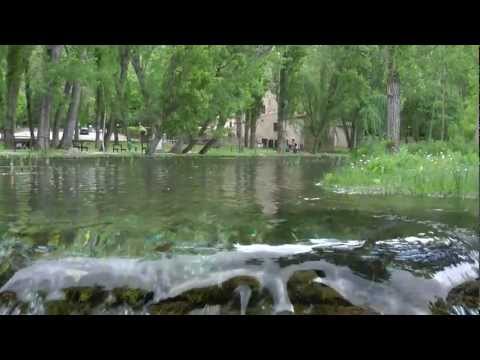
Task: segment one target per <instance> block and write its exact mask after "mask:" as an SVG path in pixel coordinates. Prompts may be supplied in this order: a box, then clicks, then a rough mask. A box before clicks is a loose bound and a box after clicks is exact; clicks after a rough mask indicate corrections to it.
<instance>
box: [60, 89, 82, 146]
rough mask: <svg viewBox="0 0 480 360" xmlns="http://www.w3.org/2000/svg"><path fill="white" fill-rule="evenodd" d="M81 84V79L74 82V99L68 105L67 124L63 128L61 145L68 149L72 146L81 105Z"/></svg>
mask: <svg viewBox="0 0 480 360" xmlns="http://www.w3.org/2000/svg"><path fill="white" fill-rule="evenodd" d="M81 90H82V89H81V85H80V82H79V81H77V80H76V81H74V82H73V88H72V96H71V97H72V99H71V101H70V105H69V107H68V114H67V124H66V125H65V128H64V130H63V136H62V141H61V144H60V146H61V147H62V149H65V150H68V149H70V148H71V147H72V140H73V132H74V130H75V125H76V123H77V119H78V108H79V106H80V97H81Z"/></svg>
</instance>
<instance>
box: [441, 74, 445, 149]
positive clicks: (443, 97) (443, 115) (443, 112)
mask: <svg viewBox="0 0 480 360" xmlns="http://www.w3.org/2000/svg"><path fill="white" fill-rule="evenodd" d="M445 85H446V84H445V83H444V84H443V89H442V132H441V137H440V138H441V140H442V141H445V126H446V124H445Z"/></svg>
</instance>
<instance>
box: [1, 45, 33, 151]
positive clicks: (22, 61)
mask: <svg viewBox="0 0 480 360" xmlns="http://www.w3.org/2000/svg"><path fill="white" fill-rule="evenodd" d="M30 52H31V47H30V46H27V45H9V46H8V53H7V76H6V85H7V93H6V115H5V144H6V146H7V147H9V148H11V149H15V128H16V115H17V100H18V92H19V90H20V83H21V81H22V74H23V73H24V71H25V67H26V64H27V61H28V57H29V55H30Z"/></svg>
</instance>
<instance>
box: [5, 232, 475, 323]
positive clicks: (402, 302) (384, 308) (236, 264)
mask: <svg viewBox="0 0 480 360" xmlns="http://www.w3.org/2000/svg"><path fill="white" fill-rule="evenodd" d="M363 245H364V242H362V241H344V242H340V241H337V240H329V239H313V240H311V245H306V244H303V245H302V244H298V245H293V244H292V245H279V246H272V245H264V244H254V245H243V246H242V245H237V246H236V251H231V252H220V253H217V254H214V255H210V256H201V257H199V256H193V255H178V256H175V257H173V258H167V257H163V258H161V259H159V260H148V261H146V260H142V259H122V258H105V259H99V258H65V259H58V260H41V261H37V262H35V263H33V264H32V265H31V266H29V267H26V268H24V269H21V270H20V271H18V272H16V273H15V274H14V276H13V277H12V278H11V279H10V280H9V281H8V282H7V283H6V284H5V285H4V286H3V287H2V288H1V289H0V292H6V291H9V292H14V293H16V295H17V298H18V299H19V300H21V301H24V302H27V303H32V304H33V305H32V306H33V307H34V308H35V309H36V311H35V312H34V313H42V311H43V310H42V308H41V306H40V305H38V304H37V305H35V304H36V303H35V301H37V302H38V297H37V298H36V297H35V296H36V295H35V294H36V293H38V292H39V291H43V292H46V293H47V299H62V298H63V296H64V293H63V290H64V289H67V288H72V287H94V286H101V287H103V288H104V289H105V290H111V289H114V288H122V287H127V288H133V289H142V290H145V291H149V292H150V291H151V292H153V294H154V296H153V299H152V302H158V301H161V300H164V299H167V298H172V297H175V296H177V295H179V294H182V293H183V292H185V291H188V290H191V289H194V288H202V287H207V286H215V285H220V284H221V283H223V282H225V281H227V280H229V279H232V278H234V277H238V276H249V277H253V278H255V279H257V280H258V281H259V283H260V284H261V287H262V288H265V289H266V290H267V291H268V292H269V293H270V294H271V296H272V298H273V301H274V312H275V313H279V312H285V311H286V312H293V305H292V303H291V301H290V298H289V295H288V291H287V282H288V280H289V279H290V277H291V276H292V275H293V274H294V273H296V272H297V271H305V270H321V271H322V272H324V273H325V277H323V278H318V279H316V280H315V281H316V282H321V283H323V284H326V285H328V286H330V287H332V288H333V289H335V290H336V291H338V292H339V293H340V294H341V295H342V296H343V297H345V298H346V299H348V300H349V301H350V302H352V303H353V304H354V305H357V306H368V307H369V308H371V309H373V310H375V311H377V312H379V313H381V314H428V313H429V304H430V303H431V301H433V300H435V299H436V298H443V299H444V298H445V297H446V296H447V294H448V291H449V290H450V289H452V288H453V287H455V286H457V285H459V284H461V283H463V282H465V281H468V280H473V279H476V278H478V252H475V251H474V252H472V253H471V254H470V256H469V258H470V259H468V261H465V262H462V263H458V264H455V265H451V266H447V267H445V268H444V269H443V270H441V271H438V272H436V273H435V274H434V276H433V277H432V278H424V277H417V276H414V275H413V274H412V273H410V272H408V271H405V270H398V269H391V276H390V278H389V279H388V280H387V281H383V282H372V281H370V280H368V279H365V278H363V277H361V276H359V275H358V274H357V273H355V272H354V271H352V270H351V269H350V268H349V267H347V266H338V265H334V264H332V263H330V262H328V261H326V260H318V261H304V262H301V263H300V264H293V265H289V266H284V267H281V266H280V265H279V263H278V261H277V260H278V258H279V257H290V258H291V257H292V256H293V257H294V256H295V255H298V254H305V253H307V252H312V251H314V250H315V249H318V248H337V249H341V250H354V249H358V248H359V247H361V246H363ZM252 260H255V261H256V262H252ZM236 292H237V294H238V295H239V296H240V302H241V313H242V314H245V313H246V308H247V306H248V302H249V299H250V296H251V289H250V288H249V287H246V286H243V287H239V288H237V289H236ZM35 299H37V300H35ZM197 310H198V311H197ZM197 310H196V311H194V313H202V314H203V313H216V312H218V311H217V310H218V309H216V308H208V309H207V308H204V309H197ZM3 311H4V312H5V310H3Z"/></svg>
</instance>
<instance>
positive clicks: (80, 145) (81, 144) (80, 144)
mask: <svg viewBox="0 0 480 360" xmlns="http://www.w3.org/2000/svg"><path fill="white" fill-rule="evenodd" d="M73 147H74V148H76V149H78V150H80V151H81V152H83V150H85V151H88V146H85V145H84V142H83V141H75V142H74V143H73Z"/></svg>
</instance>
